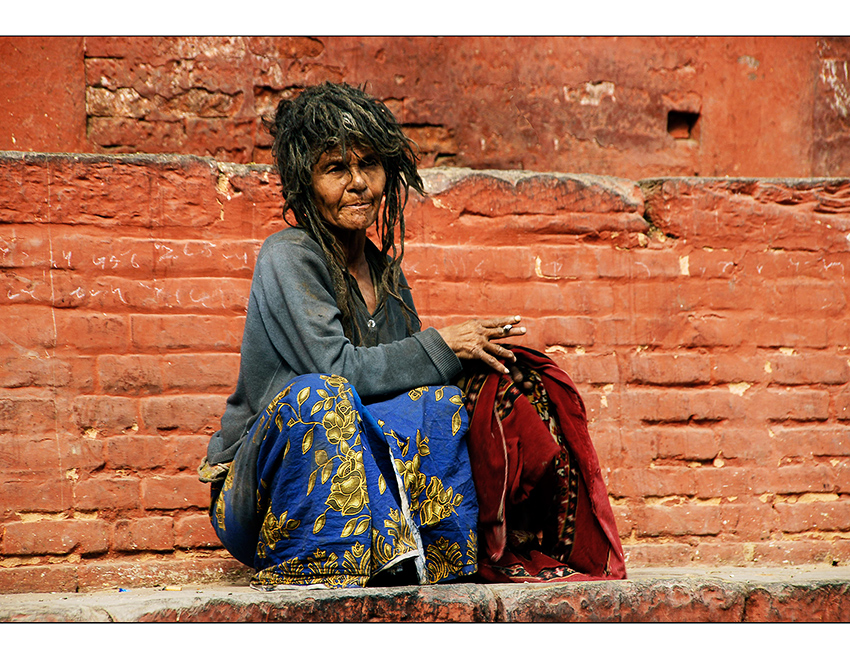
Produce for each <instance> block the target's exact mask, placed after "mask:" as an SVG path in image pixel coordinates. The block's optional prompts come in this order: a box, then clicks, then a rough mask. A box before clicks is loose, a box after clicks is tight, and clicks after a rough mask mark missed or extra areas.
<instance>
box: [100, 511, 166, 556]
mask: <svg viewBox="0 0 850 659" xmlns="http://www.w3.org/2000/svg"><path fill="white" fill-rule="evenodd" d="M113 547H114V548H115V549H116V550H118V551H171V550H172V549H173V548H174V520H172V519H171V518H170V517H145V518H141V519H122V520H118V521H117V522H116V523H115V532H114V535H113Z"/></svg>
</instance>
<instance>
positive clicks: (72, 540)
mask: <svg viewBox="0 0 850 659" xmlns="http://www.w3.org/2000/svg"><path fill="white" fill-rule="evenodd" d="M108 545H109V525H108V524H107V523H106V522H104V521H103V520H78V519H69V520H38V521H29V522H8V523H7V524H6V530H5V533H4V535H3V553H4V554H8V555H13V556H20V555H35V554H70V553H71V552H73V551H78V552H79V553H81V554H84V555H85V554H100V553H103V552H105V551H106V550H107V549H108Z"/></svg>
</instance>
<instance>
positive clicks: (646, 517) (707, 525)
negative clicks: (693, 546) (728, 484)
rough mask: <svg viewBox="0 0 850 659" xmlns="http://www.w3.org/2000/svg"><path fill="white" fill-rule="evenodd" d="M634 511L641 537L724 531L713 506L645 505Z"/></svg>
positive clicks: (718, 514)
mask: <svg viewBox="0 0 850 659" xmlns="http://www.w3.org/2000/svg"><path fill="white" fill-rule="evenodd" d="M635 514H636V516H637V519H638V522H637V526H638V534H639V535H640V536H644V537H645V536H650V537H658V536H671V535H672V536H683V535H717V534H718V533H720V532H721V531H722V530H723V524H722V523H721V514H720V507H719V506H716V505H692V504H679V505H673V506H667V505H661V506H645V507H643V508H641V509H640V510H638V511H636V512H635Z"/></svg>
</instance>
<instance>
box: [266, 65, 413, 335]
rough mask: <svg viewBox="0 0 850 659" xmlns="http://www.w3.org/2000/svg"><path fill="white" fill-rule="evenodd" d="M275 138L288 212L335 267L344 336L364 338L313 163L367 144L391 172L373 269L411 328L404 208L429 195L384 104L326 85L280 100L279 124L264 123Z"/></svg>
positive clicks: (333, 273)
mask: <svg viewBox="0 0 850 659" xmlns="http://www.w3.org/2000/svg"><path fill="white" fill-rule="evenodd" d="M264 124H265V125H266V127H267V128H268V130H269V132H270V133H271V134H272V137H273V138H274V144H273V145H272V154H273V156H274V160H275V163H276V165H277V170H278V173H279V175H280V184H281V192H282V193H283V197H284V207H283V213H284V215H286V213H287V212H288V211H290V210H291V211H292V215H293V216H294V218H295V226H299V227H301V228H302V229H304V230H305V231H307V232H308V233H309V234H310V235H311V236H312V237H313V239H315V240H316V242H317V243H318V244H319V245H320V246H321V248H322V251H323V252H324V255H325V260H326V261H327V263H328V267H329V269H330V274H331V279H332V281H333V286H334V294H335V298H336V303H337V306H338V307H339V310H340V313H341V315H342V326H343V330H344V331H345V335H346V336H347V337H348V339H349V340H350V341H352V342H353V343H359V341H360V336H361V333H360V328H359V327H357V324H356V322H354V313H353V311H354V307H353V303H352V300H351V294H350V292H349V286H348V284H347V281H346V278H347V276H349V275H348V274H347V269H346V263H345V254H344V252H343V248H342V246H341V245H340V244H339V241H338V240H337V239H336V238H335V237H334V235H333V233H332V232H331V231H330V230H329V229H328V225H327V223H326V222H325V221H324V220H323V219H322V217H321V215H320V213H319V211H318V210H317V209H316V205H315V203H314V201H313V191H312V179H313V166H314V165H315V164H316V162H318V160H319V157H320V156H321V155H322V154H323V153H324V152H326V151H328V150H330V149H335V148H339V149H340V150H341V152H342V156H343V158H345V157H346V156H345V152H346V149H347V148H349V147H369V148H371V150H372V151H374V152H375V154H376V156H377V157H378V158H379V159H380V161H381V165H382V166H383V168H384V173H385V175H386V185H385V187H384V203H383V212H382V214H381V217H380V218H379V219H378V222H377V226H376V229H377V233H378V238H379V240H380V243H381V245H380V253H381V258H380V259H379V263H377V264H374V265H375V267H376V270H377V273H378V274H379V275H380V278H379V285H378V291H377V294H378V296H379V299H383V298H384V297H385V296H386V295H390V296H391V297H393V298H395V299H396V300H398V302H399V303H400V304H401V308H402V311H403V313H404V316H405V320H406V322H407V328H408V331H412V323H411V316H416V312H415V311H414V310H413V309H411V308H410V306H408V305H407V304H406V303H405V302H404V300H403V299H402V298H401V294H400V288H401V261H402V258H403V257H404V208H405V206H406V205H407V199H408V191H409V188H413V189H414V190H416V191H417V192H418V193H420V194H425V191H424V186H423V184H422V179H421V178H420V176H419V173H418V172H417V170H416V162H417V160H418V158H417V156H416V154H415V152H414V150H413V148H414V144H413V142H412V141H411V140H410V139H408V138H407V137H406V136H405V135H404V133H403V132H402V130H401V127H400V126H399V124H398V122H397V121H396V119H395V117H394V116H393V114H392V113H391V112H390V111H389V109H388V108H387V106H386V105H384V104H383V103H382V102H380V101H379V100H377V99H375V98H373V97H371V96H369V95H368V94H367V93H365V92H364V91H362V90H361V89H357V88H356V87H351V86H350V85H346V84H344V83H343V84H336V83H330V82H326V83H323V84H321V85H317V86H315V87H308V88H307V89H305V90H304V91H302V92H301V93H300V94H299V95H298V96H297V97H296V98H295V99H291V100H290V99H283V100H282V101H280V103H279V104H278V106H277V111H276V113H275V116H274V119H273V120H269V119H264ZM396 243H397V245H396Z"/></svg>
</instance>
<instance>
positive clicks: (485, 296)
mask: <svg viewBox="0 0 850 659" xmlns="http://www.w3.org/2000/svg"><path fill="white" fill-rule="evenodd" d="M476 286H477V288H472V287H471V285H470V282H464V283H454V282H446V283H444V284H443V285H442V286H441V289H440V296H439V304H440V306H439V307H438V308H437V309H435V310H434V311H435V312H437V313H439V312H441V311H442V310H446V311H448V312H450V313H456V312H457V310H458V309H467V310H468V313H469V314H470V315H473V316H474V315H481V316H484V317H488V316H498V315H504V314H510V313H514V312H513V311H505V310H506V309H513V308H515V307H516V306H517V305H518V304H520V301H522V303H521V304H522V307H523V308H526V309H527V308H529V307H533V308H534V309H536V310H537V312H538V313H539V314H541V315H546V316H548V315H554V314H556V313H557V314H558V315H563V316H588V315H605V314H607V313H611V311H612V297H611V289H610V287H608V286H606V285H602V284H597V283H595V282H593V283H591V282H588V283H585V282H570V281H565V282H541V283H537V284H535V285H534V286H528V285H527V284H501V285H498V284H496V285H492V286H491V285H488V284H487V283H485V282H482V283H481V284H476ZM521 312H522V309H517V313H521Z"/></svg>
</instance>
